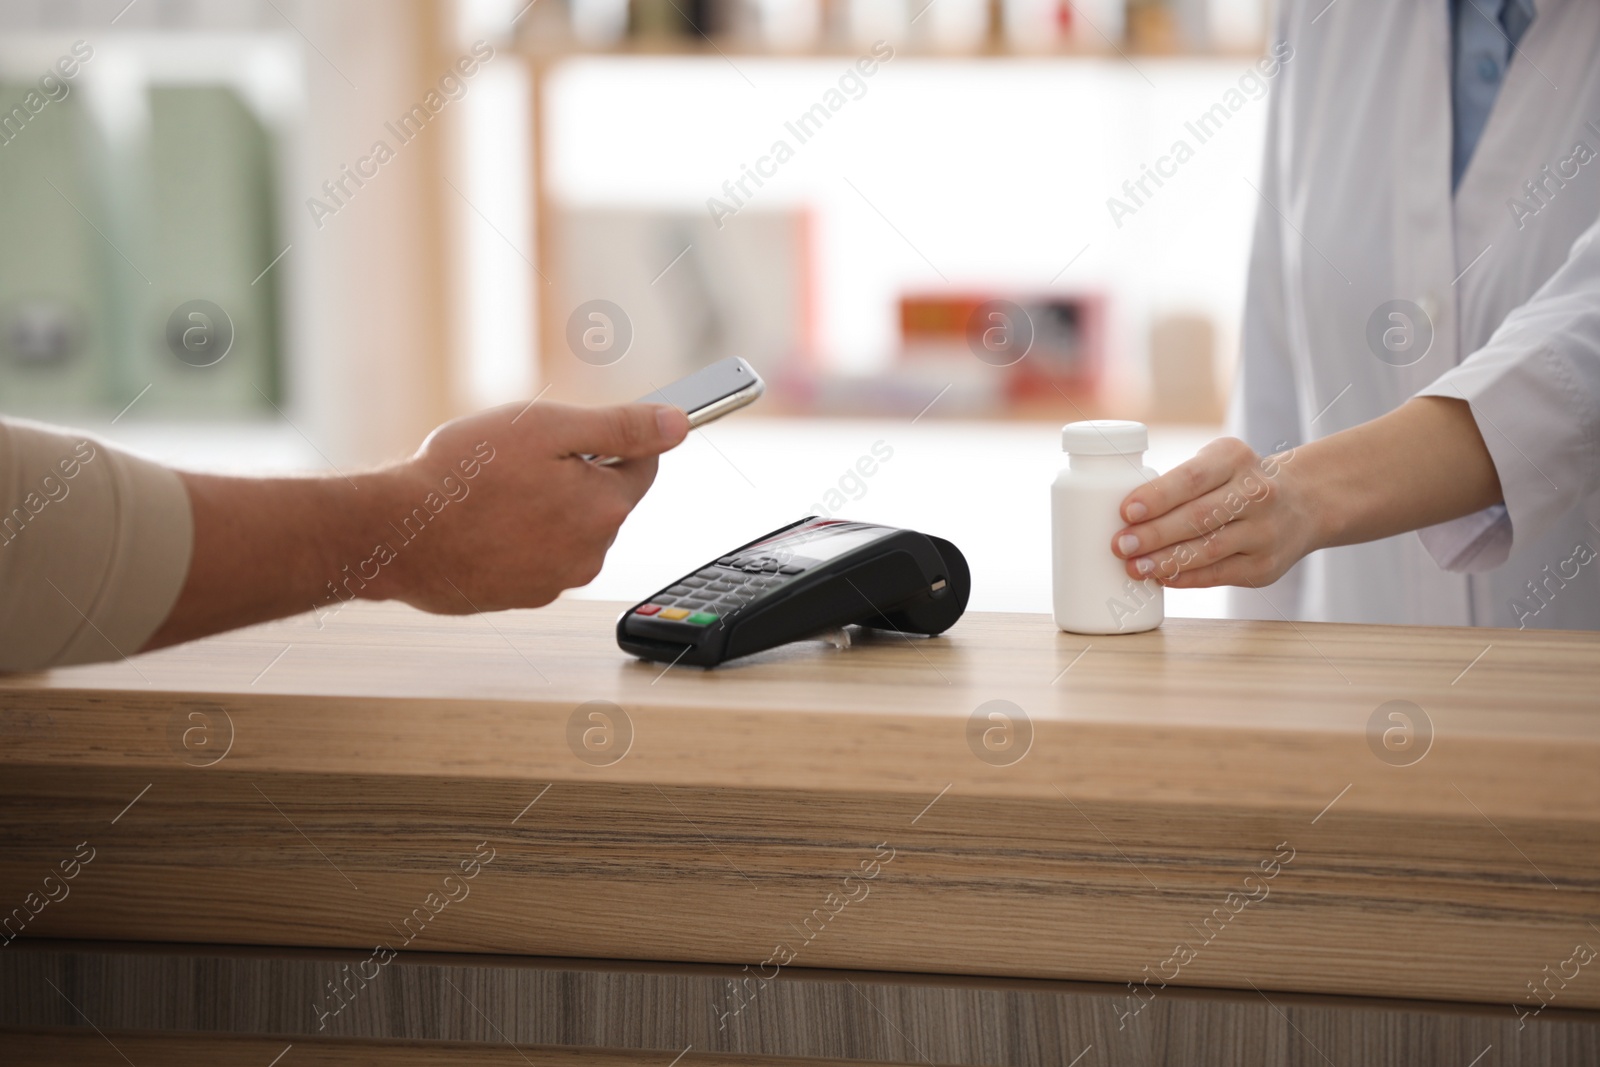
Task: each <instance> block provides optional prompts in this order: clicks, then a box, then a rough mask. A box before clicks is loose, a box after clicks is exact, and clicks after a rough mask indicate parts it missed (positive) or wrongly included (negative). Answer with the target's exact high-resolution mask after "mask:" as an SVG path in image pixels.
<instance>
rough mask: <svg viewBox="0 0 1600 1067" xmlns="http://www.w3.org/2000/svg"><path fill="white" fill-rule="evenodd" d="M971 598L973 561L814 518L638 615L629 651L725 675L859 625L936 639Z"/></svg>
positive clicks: (625, 621)
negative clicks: (743, 659) (755, 656)
mask: <svg viewBox="0 0 1600 1067" xmlns="http://www.w3.org/2000/svg"><path fill="white" fill-rule="evenodd" d="M971 586H972V579H971V575H970V573H969V571H968V569H967V561H966V559H965V557H963V556H962V555H961V550H960V549H958V548H956V546H955V545H953V544H951V543H950V542H949V541H946V540H944V539H943V538H939V537H930V536H928V535H927V534H923V533H918V532H917V531H915V530H900V529H895V528H894V527H892V526H876V525H874V524H872V523H868V522H852V521H848V520H842V519H823V518H818V517H817V516H814V515H813V516H809V517H807V518H804V519H801V520H800V521H799V522H795V523H791V524H790V525H788V526H785V527H783V528H781V529H778V530H774V531H773V532H771V533H769V534H767V535H766V536H764V537H760V538H757V539H756V540H754V541H751V542H750V543H749V544H746V545H741V546H740V547H738V548H736V549H734V550H733V551H731V552H728V553H726V554H724V555H722V556H719V557H717V558H716V559H714V560H712V561H711V562H709V563H707V564H706V565H705V566H703V567H700V568H698V569H696V570H694V571H691V572H690V573H688V574H686V575H684V576H683V577H682V578H679V579H678V580H677V581H676V582H673V583H672V584H670V585H668V586H667V587H666V588H664V589H662V590H661V591H660V592H658V593H656V594H655V595H654V596H652V597H650V598H649V599H647V600H644V601H641V602H640V603H638V604H636V605H634V606H633V607H632V608H629V609H628V610H627V611H626V612H624V613H623V615H622V617H621V618H619V619H618V620H617V644H618V645H620V646H621V647H622V649H623V651H625V652H631V653H633V654H634V655H636V656H640V657H642V658H644V659H649V660H658V661H661V662H666V663H683V664H693V665H694V666H698V667H714V666H716V665H717V664H719V663H722V662H724V661H726V660H730V659H736V658H738V657H739V656H748V655H750V654H751V653H752V652H761V651H763V650H765V649H769V648H774V647H776V646H778V645H782V644H787V643H788V642H790V641H798V640H800V639H802V638H807V637H815V636H818V635H819V634H822V633H825V632H827V631H830V630H834V629H837V628H839V627H841V626H847V625H850V624H852V623H855V624H860V625H862V626H869V627H873V628H875V629H880V630H898V631H900V632H902V633H912V634H924V635H927V636H930V637H931V636H933V635H934V634H939V633H943V632H944V631H945V630H947V629H949V628H950V627H951V626H952V625H954V624H955V622H956V620H957V619H959V618H961V614H962V612H964V611H965V610H966V608H967V596H968V594H969V593H970V591H971Z"/></svg>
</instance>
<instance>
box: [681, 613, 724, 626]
mask: <svg viewBox="0 0 1600 1067" xmlns="http://www.w3.org/2000/svg"><path fill="white" fill-rule="evenodd" d="M683 621H684V622H692V623H694V624H695V625H696V626H706V625H708V624H710V623H713V622H716V621H717V617H716V616H715V615H713V614H712V613H711V612H709V611H697V612H695V613H694V614H693V615H690V616H689V617H688V618H687V619H685V620H683Z"/></svg>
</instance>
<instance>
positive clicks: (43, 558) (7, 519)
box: [0, 419, 194, 671]
mask: <svg viewBox="0 0 1600 1067" xmlns="http://www.w3.org/2000/svg"><path fill="white" fill-rule="evenodd" d="M193 544H194V526H193V519H192V517H191V515H190V512H189V494H188V492H187V491H186V490H185V489H184V487H183V482H182V481H180V480H179V478H178V476H177V475H176V474H175V473H173V472H172V471H171V470H168V469H167V468H166V467H162V466H160V465H159V464H156V463H152V462H151V461H149V460H147V459H141V458H139V457H138V456H134V455H130V454H129V453H127V452H121V451H118V450H117V449H114V448H111V447H110V446H108V445H106V444H104V443H102V442H100V441H96V440H94V439H92V438H90V437H88V436H87V435H85V434H82V433H77V432H74V431H71V430H62V429H59V428H56V427H48V426H40V425H36V424H33V423H27V422H19V421H15V420H6V419H0V670H11V671H18V670H37V669H39V668H42V667H51V666H62V665H65V664H69V663H89V662H92V661H95V660H112V659H120V658H122V657H124V656H130V655H132V654H133V653H135V652H137V651H138V650H139V649H140V648H142V647H143V646H144V643H145V642H146V641H148V640H149V639H150V635H151V634H153V633H155V631H156V628H157V627H159V626H160V625H161V623H162V622H163V621H164V620H165V619H166V617H167V613H168V612H170V611H171V610H172V605H173V604H174V603H175V602H176V601H177V599H178V593H179V591H180V590H181V589H182V588H183V582H184V579H185V577H187V575H188V573H189V554H190V551H191V549H192V548H193Z"/></svg>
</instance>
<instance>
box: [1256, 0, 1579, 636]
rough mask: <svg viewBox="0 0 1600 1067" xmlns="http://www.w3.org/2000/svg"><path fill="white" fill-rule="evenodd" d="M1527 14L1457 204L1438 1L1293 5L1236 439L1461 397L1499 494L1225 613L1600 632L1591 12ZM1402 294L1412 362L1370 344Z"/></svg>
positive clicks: (1574, 4)
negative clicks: (1498, 500) (1425, 338)
mask: <svg viewBox="0 0 1600 1067" xmlns="http://www.w3.org/2000/svg"><path fill="white" fill-rule="evenodd" d="M1535 6H1536V8H1537V17H1536V18H1535V19H1534V21H1533V23H1532V25H1531V26H1530V27H1529V29H1528V31H1527V33H1526V35H1525V36H1524V37H1523V39H1522V41H1521V42H1520V45H1519V48H1520V51H1519V52H1518V53H1517V54H1515V55H1514V57H1513V59H1512V61H1511V63H1510V65H1509V67H1508V69H1507V73H1506V79H1505V82H1504V84H1503V85H1502V86H1501V90H1500V94H1499V98H1498V99H1497V100H1496V101H1495V104H1494V108H1493V111H1492V112H1491V113H1490V115H1489V120H1488V125H1487V126H1486V127H1485V129H1484V131H1483V136H1482V138H1481V139H1480V140H1479V142H1478V145H1477V149H1476V151H1475V152H1474V154H1473V157H1472V160H1471V163H1470V165H1469V167H1468V169H1467V171H1466V173H1465V174H1464V175H1463V177H1462V181H1461V184H1460V186H1459V188H1458V189H1457V191H1456V193H1455V195H1454V197H1453V198H1452V196H1451V191H1450V149H1451V110H1450V68H1449V59H1450V25H1449V18H1448V11H1449V4H1448V3H1447V2H1446V0H1336V2H1335V3H1333V4H1332V5H1331V6H1328V5H1327V0H1309V2H1300V0H1286V2H1285V8H1284V10H1283V11H1282V14H1281V17H1280V28H1279V34H1280V36H1281V37H1282V38H1283V39H1286V40H1287V41H1288V42H1289V43H1290V44H1291V45H1292V46H1293V48H1294V54H1293V56H1292V57H1291V58H1290V59H1289V61H1288V62H1287V63H1286V64H1285V65H1284V68H1283V71H1282V73H1281V75H1280V76H1279V78H1278V80H1277V84H1276V85H1275V87H1274V89H1273V93H1274V97H1273V100H1272V103H1271V108H1270V111H1271V114H1270V118H1269V120H1268V121H1269V129H1268V133H1267V141H1266V159H1265V164H1264V167H1263V173H1262V177H1261V181H1260V190H1261V193H1262V194H1263V197H1262V199H1263V200H1264V201H1266V202H1264V203H1262V204H1260V209H1259V212H1258V217H1257V221H1256V231H1255V243H1254V247H1253V250H1252V255H1251V266H1250V277H1249V285H1248V293H1247V296H1246V302H1245V303H1246V306H1245V322H1244V330H1243V350H1242V353H1241V368H1240V375H1239V379H1238V382H1237V388H1236V392H1235V395H1234V400H1233V410H1232V415H1231V420H1230V421H1231V422H1232V432H1233V433H1235V434H1236V435H1237V436H1240V437H1242V438H1244V439H1245V440H1246V441H1248V442H1249V443H1250V444H1251V445H1252V446H1254V447H1255V448H1256V450H1257V451H1263V452H1264V451H1267V450H1269V449H1273V448H1277V447H1282V445H1281V443H1282V442H1287V443H1288V444H1290V445H1294V444H1298V443H1302V442H1306V441H1311V440H1314V439H1316V438H1318V437H1324V436H1326V435H1328V434H1330V433H1334V432H1336V431H1338V430H1343V429H1347V428H1349V427H1351V426H1355V425H1356V424H1358V423H1361V422H1365V421H1367V420H1369V419H1373V418H1376V417H1377V416H1379V415H1382V414H1384V413H1386V412H1388V411H1391V410H1393V409H1394V408H1396V407H1398V406H1399V405H1400V404H1402V403H1403V402H1404V401H1405V400H1407V399H1408V398H1410V397H1412V396H1416V395H1419V394H1421V395H1437V396H1448V397H1457V398H1464V399H1466V400H1467V401H1469V402H1470V403H1471V405H1472V411H1473V414H1474V416H1475V418H1476V420H1477V424H1478V428H1479V430H1480V432H1481V433H1482V434H1483V438H1484V441H1485V443H1486V444H1487V445H1488V448H1489V451H1490V453H1491V455H1492V456H1493V458H1494V463H1495V468H1496V470H1497V471H1498V473H1499V476H1500V483H1501V486H1502V488H1503V489H1504V492H1505V500H1506V503H1505V506H1504V507H1503V508H1502V507H1496V508H1492V509H1489V510H1488V511H1485V512H1481V513H1479V514H1477V515H1472V516H1468V517H1466V518H1464V519H1460V520H1457V521H1455V522H1450V523H1445V524H1442V525H1440V526H1436V527H1432V528H1430V529H1428V530H1424V531H1422V532H1421V533H1420V534H1418V533H1412V534H1405V535H1403V536H1400V537H1393V538H1388V539H1386V540H1383V541H1377V542H1372V543H1369V544H1364V545H1352V546H1349V547H1344V548H1335V549H1329V550H1325V551H1322V552H1318V553H1314V554H1313V555H1312V556H1310V557H1308V558H1307V559H1306V560H1304V561H1302V562H1301V563H1300V564H1299V565H1298V566H1297V567H1295V568H1294V569H1293V570H1292V571H1291V572H1290V573H1289V574H1288V575H1285V577H1284V578H1283V579H1282V580H1280V581H1279V582H1278V583H1276V584H1274V585H1273V586H1270V587H1268V588H1267V589H1265V590H1262V591H1260V592H1257V591H1255V590H1250V589H1239V590H1234V591H1233V592H1232V596H1231V606H1232V608H1233V613H1234V614H1235V615H1237V616H1240V617H1253V618H1278V617H1280V616H1281V615H1286V616H1288V617H1290V618H1299V619H1312V620H1323V621H1334V622H1380V623H1408V624H1423V625H1452V626H1455V625H1478V626H1511V627H1517V626H1527V627H1530V628H1532V627H1540V628H1566V629H1574V628H1576V629H1600V559H1596V558H1594V556H1595V554H1596V553H1600V490H1597V483H1600V224H1597V222H1596V220H1597V218H1600V3H1595V2H1594V0H1537V3H1536V5H1535ZM1319 12H1320V15H1319ZM1313 20H1315V21H1313ZM1590 123H1592V125H1590ZM1579 145H1582V146H1584V151H1580V150H1577V147H1576V146H1579ZM1585 151H1587V152H1590V153H1593V154H1594V158H1592V159H1589V160H1588V162H1585V163H1575V162H1574V159H1575V156H1577V157H1581V156H1583V155H1584V154H1585ZM1544 167H1549V168H1550V171H1549V172H1544V171H1542V170H1541V168H1544ZM1574 168H1576V173H1575V174H1574V173H1573V171H1574ZM1547 173H1548V174H1553V175H1554V176H1555V178H1554V179H1548V178H1547ZM1563 174H1566V175H1567V176H1566V177H1562V175H1563ZM1530 180H1538V181H1543V182H1544V183H1545V184H1544V188H1545V195H1544V196H1543V198H1542V199H1533V198H1531V197H1530V195H1529V193H1528V190H1527V189H1526V187H1525V186H1524V183H1525V182H1528V181H1530ZM1517 201H1521V202H1522V204H1523V207H1521V208H1516V207H1514V204H1515V202H1517ZM1532 208H1537V211H1536V212H1534V211H1532V210H1530V209H1532ZM1395 299H1405V300H1410V301H1413V302H1414V303H1415V304H1416V305H1418V306H1420V307H1422V308H1423V309H1424V310H1425V311H1426V312H1427V314H1428V315H1429V316H1430V317H1431V319H1432V321H1433V328H1434V338H1433V343H1432V347H1431V349H1429V350H1428V351H1427V354H1426V355H1425V356H1423V357H1422V358H1421V359H1420V360H1418V361H1417V362H1415V363H1413V364H1411V365H1410V366H1395V365H1392V363H1391V362H1386V361H1383V360H1380V359H1378V358H1377V357H1376V356H1375V355H1374V354H1373V351H1372V350H1371V348H1370V347H1369V344H1368V341H1367V333H1368V320H1369V318H1371V317H1372V315H1373V312H1374V311H1375V309H1377V308H1378V307H1379V306H1380V305H1382V304H1384V303H1385V302H1387V301H1391V300H1395ZM1415 351H1416V350H1415V349H1413V354H1414V353H1415ZM1405 462H1406V457H1405V456H1401V455H1397V456H1395V457H1394V463H1395V464H1396V465H1397V466H1398V465H1400V464H1403V463H1405ZM1586 557H1587V558H1586ZM1264 597H1265V599H1264ZM1266 600H1270V601H1271V603H1270V604H1268V603H1267V602H1266Z"/></svg>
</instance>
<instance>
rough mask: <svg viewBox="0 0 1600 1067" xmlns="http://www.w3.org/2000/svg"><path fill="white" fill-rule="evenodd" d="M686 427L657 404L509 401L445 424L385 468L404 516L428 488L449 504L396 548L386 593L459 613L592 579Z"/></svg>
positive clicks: (536, 597) (526, 601)
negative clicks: (600, 462) (593, 459)
mask: <svg viewBox="0 0 1600 1067" xmlns="http://www.w3.org/2000/svg"><path fill="white" fill-rule="evenodd" d="M688 432H689V420H688V418H687V417H686V416H685V415H684V414H683V412H681V411H679V410H678V409H677V408H674V407H669V406H666V405H658V404H626V405H621V406H616V407H601V408H583V407H572V406H568V405H565V404H551V403H540V404H535V405H532V406H526V405H523V404H508V405H506V406H504V407H499V408H492V409H490V410H488V411H483V412H479V413H477V414H474V415H468V416H466V417H464V418H460V419H456V420H455V421H453V422H448V423H446V424H445V425H443V426H441V427H439V428H438V429H437V430H435V431H434V432H433V433H432V434H430V435H429V436H428V439H427V440H426V441H424V442H423V444H422V447H421V448H420V449H418V451H417V454H416V455H415V456H413V457H412V458H411V459H410V460H408V461H406V462H405V463H404V464H401V465H400V466H399V467H398V468H393V469H391V472H390V473H392V474H394V475H395V476H396V477H395V483H396V484H395V485H394V486H393V487H391V488H390V490H389V492H390V493H392V494H394V502H395V504H396V507H395V510H397V511H398V513H399V515H406V514H409V513H410V512H411V509H412V508H413V507H416V506H423V505H424V501H425V500H426V498H427V497H428V494H429V493H434V494H435V497H434V505H435V506H436V507H437V506H438V500H439V499H440V498H441V497H443V498H448V499H449V500H450V501H451V502H450V503H449V504H448V506H444V507H442V508H441V509H440V511H439V514H438V515H437V517H436V518H434V519H433V520H432V521H431V522H429V523H428V526H427V529H426V530H424V531H423V532H422V533H421V534H420V535H419V536H418V537H416V539H415V540H414V541H413V542H411V543H409V544H407V546H406V547H405V548H403V549H401V550H400V551H399V552H398V553H397V556H398V558H397V559H396V560H395V562H394V565H393V569H394V572H395V577H396V579H397V581H398V588H397V589H392V590H390V591H389V592H388V595H390V596H394V597H395V598H396V599H400V600H404V601H406V602H407V603H410V604H412V605H414V606H415V607H419V608H422V609H423V610H425V611H432V612H439V613H444V614H463V613H466V612H471V611H494V610H498V609H502V608H528V607H540V606H542V605H544V604H548V603H549V602H550V601H552V600H554V599H555V598H556V597H557V596H558V595H559V594H560V593H561V591H562V590H563V589H569V588H573V587H575V586H580V585H585V584H587V583H588V582H590V581H591V580H593V578H594V577H595V575H596V574H598V573H599V572H600V565H601V563H603V562H604V560H605V555H606V551H607V550H608V549H609V548H610V547H611V543H612V541H613V540H615V538H616V536H617V529H618V527H620V526H621V525H622V521H623V520H624V519H625V518H627V517H628V513H629V512H631V511H632V510H633V507H634V505H635V504H637V503H638V502H639V499H640V498H641V497H643V496H644V494H645V491H646V490H648V489H649V488H650V485H651V483H652V482H653V481H655V476H656V457H657V456H658V455H659V454H660V453H662V452H665V451H667V450H669V449H671V448H673V447H675V446H676V445H677V444H678V443H679V442H681V441H682V440H683V438H684V435H685V434H687V433H688ZM585 454H588V455H599V456H617V457H620V458H621V460H622V462H620V463H616V464H613V465H609V466H597V465H595V464H593V463H590V462H588V461H586V460H584V459H581V458H580V456H582V455H585ZM469 471H475V476H473V477H468V472H469ZM452 493H454V494H455V495H452ZM468 494H470V495H468ZM458 496H459V499H457V497H458ZM393 521H395V522H399V521H400V519H399V517H398V516H396V518H395V519H394V520H393ZM389 569H390V568H389V567H385V568H384V570H385V571H388V570H389Z"/></svg>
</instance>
